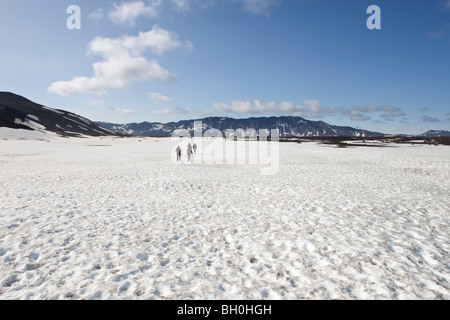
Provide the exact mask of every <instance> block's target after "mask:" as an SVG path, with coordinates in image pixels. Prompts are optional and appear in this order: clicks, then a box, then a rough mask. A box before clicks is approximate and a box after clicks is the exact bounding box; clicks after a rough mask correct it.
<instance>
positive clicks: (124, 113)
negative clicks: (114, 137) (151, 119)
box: [112, 108, 136, 116]
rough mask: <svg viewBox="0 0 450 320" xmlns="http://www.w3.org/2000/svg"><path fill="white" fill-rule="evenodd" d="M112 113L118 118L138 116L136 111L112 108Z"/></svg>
mask: <svg viewBox="0 0 450 320" xmlns="http://www.w3.org/2000/svg"><path fill="white" fill-rule="evenodd" d="M112 113H113V114H115V115H118V116H132V115H135V114H136V111H133V110H130V109H121V108H112Z"/></svg>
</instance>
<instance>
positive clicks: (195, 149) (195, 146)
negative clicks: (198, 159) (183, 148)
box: [192, 143, 197, 154]
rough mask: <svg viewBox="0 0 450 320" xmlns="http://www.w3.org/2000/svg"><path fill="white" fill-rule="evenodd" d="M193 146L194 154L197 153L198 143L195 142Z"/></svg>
mask: <svg viewBox="0 0 450 320" xmlns="http://www.w3.org/2000/svg"><path fill="white" fill-rule="evenodd" d="M192 148H193V149H194V154H197V144H195V143H194V145H193V146H192Z"/></svg>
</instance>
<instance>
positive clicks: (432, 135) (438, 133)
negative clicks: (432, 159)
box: [419, 130, 450, 138]
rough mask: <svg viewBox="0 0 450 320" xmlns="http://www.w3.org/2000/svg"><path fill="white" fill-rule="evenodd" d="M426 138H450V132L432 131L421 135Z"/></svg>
mask: <svg viewBox="0 0 450 320" xmlns="http://www.w3.org/2000/svg"><path fill="white" fill-rule="evenodd" d="M419 137H424V138H437V137H450V131H445V130H430V131H427V132H425V133H422V134H420V135H419Z"/></svg>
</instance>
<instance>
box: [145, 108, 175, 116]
mask: <svg viewBox="0 0 450 320" xmlns="http://www.w3.org/2000/svg"><path fill="white" fill-rule="evenodd" d="M170 113H171V109H170V108H163V109H160V110H154V111H152V112H150V114H151V115H167V114H170Z"/></svg>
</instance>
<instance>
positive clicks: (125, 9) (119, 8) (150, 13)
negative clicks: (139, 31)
mask: <svg viewBox="0 0 450 320" xmlns="http://www.w3.org/2000/svg"><path fill="white" fill-rule="evenodd" d="M161 4H162V0H153V1H150V2H148V4H146V3H144V1H134V2H122V3H120V4H119V5H117V4H116V3H114V7H113V8H112V9H111V10H110V12H109V19H110V20H111V21H112V22H114V23H116V24H130V25H134V24H135V23H136V20H137V19H139V18H141V17H156V16H157V15H158V13H159V8H160V6H161Z"/></svg>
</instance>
